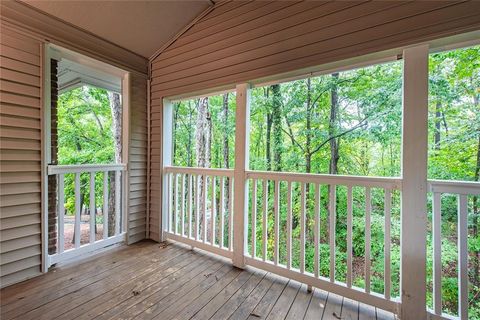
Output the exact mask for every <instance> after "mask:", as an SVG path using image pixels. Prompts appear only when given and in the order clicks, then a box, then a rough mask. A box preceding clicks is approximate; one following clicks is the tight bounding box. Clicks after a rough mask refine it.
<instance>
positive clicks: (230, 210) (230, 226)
mask: <svg viewBox="0 0 480 320" xmlns="http://www.w3.org/2000/svg"><path fill="white" fill-rule="evenodd" d="M233 180H234V179H233V178H229V183H228V249H229V250H230V251H233V215H234V212H233V197H234V196H233Z"/></svg>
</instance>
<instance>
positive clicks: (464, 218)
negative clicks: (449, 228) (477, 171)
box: [428, 180, 480, 319]
mask: <svg viewBox="0 0 480 320" xmlns="http://www.w3.org/2000/svg"><path fill="white" fill-rule="evenodd" d="M428 189H429V192H431V193H432V194H433V201H432V237H433V241H432V243H433V266H432V267H433V268H432V269H433V310H432V311H430V313H431V314H433V315H435V316H445V315H444V313H443V312H442V311H443V310H442V195H453V196H456V197H457V243H458V244H457V247H458V267H457V270H458V273H457V278H458V317H459V318H460V319H467V318H468V246H467V244H468V243H467V242H468V199H469V197H473V196H480V183H478V182H461V181H439V180H430V181H428ZM446 316H451V315H446Z"/></svg>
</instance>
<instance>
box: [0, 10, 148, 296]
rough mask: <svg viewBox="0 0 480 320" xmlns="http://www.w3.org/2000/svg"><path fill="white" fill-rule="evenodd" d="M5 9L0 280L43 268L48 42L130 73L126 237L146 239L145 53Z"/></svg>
mask: <svg viewBox="0 0 480 320" xmlns="http://www.w3.org/2000/svg"><path fill="white" fill-rule="evenodd" d="M1 11H2V15H1V16H0V18H1V19H0V24H1V25H0V48H1V51H0V71H1V72H0V84H1V88H0V90H1V91H0V104H1V108H0V219H1V220H0V250H1V258H0V275H1V278H0V282H1V286H2V287H3V286H7V285H9V284H12V283H15V282H18V281H22V280H25V279H27V278H30V277H33V276H36V275H38V274H40V273H41V264H42V242H41V239H42V224H41V220H42V215H41V208H42V203H41V199H42V188H41V183H42V172H41V171H42V167H43V166H44V164H43V163H42V139H41V137H42V136H43V130H42V115H43V112H44V110H43V99H42V90H43V89H42V87H43V81H44V77H43V71H42V68H43V58H42V55H43V45H44V44H45V43H47V42H51V43H54V44H58V45H60V46H63V47H65V48H67V49H70V50H73V51H77V52H80V53H82V54H85V55H87V56H90V57H92V58H94V59H98V60H101V61H103V62H107V63H111V64H112V65H115V66H117V67H121V68H123V69H124V70H127V71H129V72H131V73H130V79H131V80H130V81H131V86H132V87H131V88H132V90H131V92H130V97H129V102H130V114H131V118H130V123H129V132H130V139H129V142H128V146H129V156H128V158H129V161H130V163H129V174H128V181H129V185H128V190H127V192H128V195H127V197H128V198H127V199H128V202H127V203H128V243H133V242H136V241H139V240H141V239H144V238H145V236H146V216H147V205H146V201H147V191H146V190H147V153H148V152H147V125H148V123H147V97H146V96H147V60H146V59H144V58H139V56H136V55H135V56H134V55H132V53H130V52H128V51H126V50H124V49H122V48H119V47H115V46H114V45H112V44H111V43H108V42H105V41H103V40H102V39H99V38H95V37H94V36H92V35H91V34H86V33H84V32H83V31H81V30H78V29H75V28H74V27H72V26H71V25H66V24H62V22H61V21H59V20H56V19H55V18H53V17H51V16H45V15H42V14H40V13H39V12H37V11H32V9H31V8H28V7H25V6H23V5H22V4H21V3H19V2H13V1H9V2H2V3H1Z"/></svg>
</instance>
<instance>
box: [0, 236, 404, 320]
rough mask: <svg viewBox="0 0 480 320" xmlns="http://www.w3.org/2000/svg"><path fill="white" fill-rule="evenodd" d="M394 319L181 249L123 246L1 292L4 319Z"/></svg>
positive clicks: (168, 246) (175, 246) (181, 247)
mask: <svg viewBox="0 0 480 320" xmlns="http://www.w3.org/2000/svg"><path fill="white" fill-rule="evenodd" d="M93 318H95V319H132V318H136V319H162V320H167V319H393V318H394V317H393V315H392V314H389V313H387V312H384V311H382V310H378V309H375V308H373V307H371V306H367V305H364V304H359V303H358V302H356V301H353V300H350V299H346V298H342V297H340V296H338V295H335V294H332V293H328V292H325V291H322V290H318V289H316V290H314V292H313V293H308V292H307V287H306V286H305V285H303V284H300V283H298V282H295V281H291V280H288V279H285V278H281V277H278V276H276V275H273V274H271V273H266V272H264V271H261V270H256V269H248V270H240V269H237V268H235V267H232V265H231V264H230V263H229V262H228V261H227V260H223V259H220V258H216V257H213V256H211V255H208V254H205V253H203V252H198V251H192V250H188V249H187V248H185V247H183V246H181V245H175V244H171V245H164V244H158V243H154V242H149V241H143V242H140V243H137V244H134V245H131V246H128V247H127V246H122V247H119V248H115V249H112V250H110V251H108V252H106V253H102V254H99V255H96V256H94V257H91V258H89V259H88V260H83V261H81V262H77V263H71V264H69V265H65V266H63V267H58V268H55V269H53V270H52V271H50V272H49V273H47V274H45V275H42V276H40V277H37V278H34V279H31V280H28V281H25V282H22V283H20V284H17V285H14V286H10V287H7V288H5V289H2V290H1V319H35V320H38V319H49V320H50V319H93Z"/></svg>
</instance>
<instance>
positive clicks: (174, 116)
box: [172, 107, 180, 165]
mask: <svg viewBox="0 0 480 320" xmlns="http://www.w3.org/2000/svg"><path fill="white" fill-rule="evenodd" d="M174 109H175V110H174V111H173V130H172V142H173V146H172V148H173V165H175V164H176V163H175V159H177V139H176V138H175V135H176V133H177V123H178V121H177V119H178V111H179V109H180V108H178V107H177V108H174Z"/></svg>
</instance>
